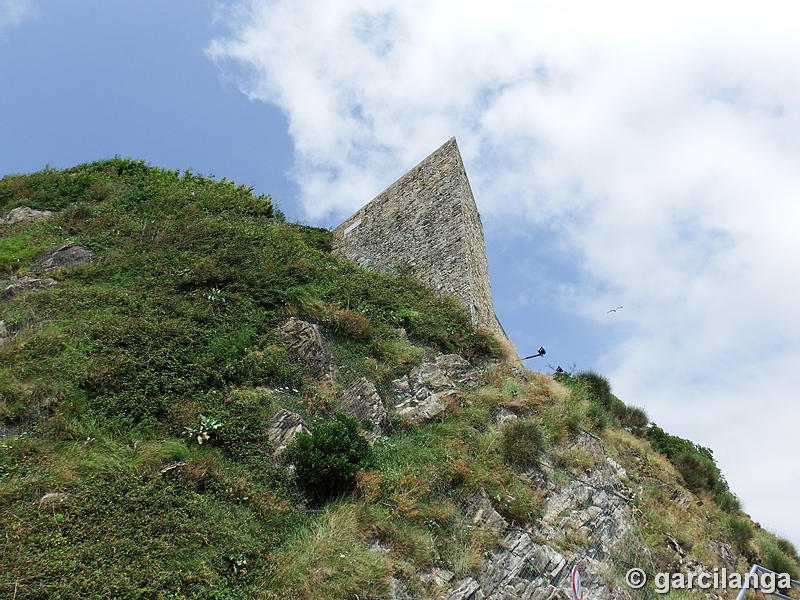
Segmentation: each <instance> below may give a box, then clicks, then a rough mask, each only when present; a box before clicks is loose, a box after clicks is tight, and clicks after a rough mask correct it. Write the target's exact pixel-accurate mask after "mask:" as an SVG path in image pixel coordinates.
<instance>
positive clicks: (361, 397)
mask: <svg viewBox="0 0 800 600" xmlns="http://www.w3.org/2000/svg"><path fill="white" fill-rule="evenodd" d="M335 409H336V411H341V412H343V413H344V414H346V415H347V416H349V417H355V418H356V419H358V420H359V421H365V420H366V421H369V422H370V423H372V428H371V429H367V430H366V431H365V434H366V436H367V437H368V438H369V439H371V440H374V439H375V438H377V437H378V436H381V435H386V434H387V433H388V431H389V418H388V416H387V414H386V407H385V406H384V405H383V400H381V397H380V394H378V390H377V389H375V386H374V385H373V384H372V382H371V381H370V380H369V379H367V378H366V377H362V378H361V379H359V380H358V381H356V382H355V383H354V384H353V385H351V386H350V387H348V388H347V389H345V390H344V391H343V392H342V394H341V399H340V400H339V401H338V402H337V403H336V406H335Z"/></svg>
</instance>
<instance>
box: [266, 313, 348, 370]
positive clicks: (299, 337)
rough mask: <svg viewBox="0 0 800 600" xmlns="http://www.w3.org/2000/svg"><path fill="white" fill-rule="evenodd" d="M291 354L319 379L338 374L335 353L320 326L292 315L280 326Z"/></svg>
mask: <svg viewBox="0 0 800 600" xmlns="http://www.w3.org/2000/svg"><path fill="white" fill-rule="evenodd" d="M278 332H279V333H280V335H281V337H283V340H284V342H285V343H286V349H287V351H288V352H289V355H290V356H291V357H292V358H294V359H295V360H297V361H298V362H300V363H301V364H302V365H303V366H304V367H305V368H306V369H307V370H308V372H309V374H310V375H311V376H312V377H313V378H314V379H317V380H321V381H322V380H331V379H333V378H334V377H335V376H336V365H335V364H334V362H333V355H332V354H331V351H330V348H328V343H327V342H326V341H325V338H324V337H322V333H321V332H320V330H319V327H318V326H316V325H314V324H313V323H309V322H308V321H302V320H300V319H296V318H294V317H291V318H290V319H289V320H288V321H286V322H285V323H284V324H283V325H281V326H280V327H279V328H278Z"/></svg>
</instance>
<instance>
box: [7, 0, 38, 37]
mask: <svg viewBox="0 0 800 600" xmlns="http://www.w3.org/2000/svg"><path fill="white" fill-rule="evenodd" d="M33 11H34V6H33V1H32V0H0V33H3V31H5V30H6V29H10V28H11V27H18V26H19V25H21V24H22V22H23V21H26V20H27V19H29V18H30V17H31V16H33Z"/></svg>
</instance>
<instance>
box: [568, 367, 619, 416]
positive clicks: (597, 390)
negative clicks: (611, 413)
mask: <svg viewBox="0 0 800 600" xmlns="http://www.w3.org/2000/svg"><path fill="white" fill-rule="evenodd" d="M574 379H575V381H577V382H578V383H579V384H581V385H583V386H584V387H585V388H586V389H587V390H588V392H589V398H590V400H592V402H597V403H598V404H600V406H603V407H604V408H606V409H609V410H610V409H611V408H612V397H613V395H612V394H611V384H610V383H609V382H608V379H606V378H605V377H603V376H602V375H600V374H599V373H595V372H594V371H581V372H580V373H578V374H577V375H575V378H574Z"/></svg>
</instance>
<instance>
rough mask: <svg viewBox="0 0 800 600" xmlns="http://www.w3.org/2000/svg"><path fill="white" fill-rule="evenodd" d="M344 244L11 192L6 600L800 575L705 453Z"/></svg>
mask: <svg viewBox="0 0 800 600" xmlns="http://www.w3.org/2000/svg"><path fill="white" fill-rule="evenodd" d="M22 207H26V208H22ZM43 211H46V212H43ZM330 245H331V233H330V232H329V231H327V230H324V229H318V228H312V227H305V226H300V225H296V224H291V223H286V222H285V220H284V218H283V215H282V214H281V212H280V211H279V210H278V209H277V208H276V207H275V206H274V205H273V203H272V201H271V199H270V198H269V197H266V196H255V195H253V194H252V191H251V190H250V189H249V188H247V187H244V186H237V185H235V184H234V183H232V182H230V181H226V180H224V179H223V180H222V181H218V180H215V179H212V178H207V177H203V176H199V175H195V174H193V173H190V172H185V173H176V172H173V171H167V170H162V169H158V168H155V167H150V166H148V165H146V164H145V163H144V162H142V161H133V160H127V159H119V158H116V159H112V160H105V161H99V162H94V163H91V164H85V165H79V166H77V167H74V168H71V169H66V170H63V171H56V170H45V171H41V172H39V173H33V174H29V175H9V176H6V177H4V178H3V179H2V180H0V299H2V303H0V436H2V440H1V441H0V444H2V446H0V522H2V527H3V531H4V532H5V539H4V541H2V542H0V543H2V552H0V594H2V596H3V597H9V598H11V597H13V598H15V599H23V598H163V599H167V598H169V599H177V598H197V599H200V598H203V599H206V598H216V599H234V598H242V599H245V598H247V599H250V598H263V599H295V598H297V599H332V600H333V599H335V600H340V599H341V600H344V599H349V598H360V599H365V598H378V597H380V598H396V599H407V598H415V599H416V598H447V599H448V600H478V599H480V598H509V599H511V598H526V599H531V598H536V599H539V600H547V599H549V598H551V597H564V598H566V597H567V594H568V593H567V590H568V587H569V574H570V570H571V568H572V566H573V565H576V564H578V565H579V566H580V568H581V571H582V573H583V582H584V588H585V590H586V594H587V597H588V598H592V599H595V598H600V599H609V600H610V599H611V598H628V599H630V600H633V599H636V598H643V597H653V596H655V594H654V593H653V591H652V585H651V586H649V587H648V588H646V589H643V590H638V591H636V590H630V589H629V588H628V587H627V586H626V585H625V583H624V575H625V573H626V571H627V570H628V569H629V568H631V567H632V566H636V567H640V568H642V569H644V570H645V571H646V572H647V573H649V574H653V573H655V572H659V571H669V570H680V571H692V572H702V571H703V570H706V571H708V570H710V569H712V568H714V567H723V566H725V567H727V568H728V569H738V570H739V571H740V572H744V571H745V570H746V569H747V568H748V567H749V565H750V563H751V562H755V561H758V562H760V563H761V564H763V565H765V566H767V567H768V568H772V569H774V570H777V571H789V572H792V573H794V577H795V578H798V566H797V565H798V557H797V553H796V551H795V549H794V548H793V547H792V546H791V544H790V543H788V542H787V541H785V540H781V539H778V538H776V537H775V536H773V535H772V534H770V533H769V532H767V531H765V530H763V529H762V528H761V527H760V526H758V525H757V524H755V523H753V522H752V521H751V520H750V519H749V517H748V516H747V515H746V514H745V513H744V512H742V511H741V509H740V507H739V503H738V501H737V500H736V498H735V496H734V495H733V494H732V493H731V492H730V490H728V487H727V484H726V483H725V480H724V477H722V475H721V474H720V473H719V471H718V469H717V468H716V465H715V463H714V460H713V454H712V453H711V451H710V450H709V449H707V448H702V447H698V446H696V445H695V444H693V443H692V442H690V441H688V440H683V439H681V438H678V437H674V436H671V435H669V434H668V433H666V432H664V431H662V430H661V429H660V428H658V427H657V426H656V425H654V424H648V418H647V415H646V414H645V412H644V411H643V410H642V409H638V408H632V407H628V406H626V405H625V404H624V403H622V402H621V401H620V400H619V399H618V398H616V397H615V396H614V395H613V393H612V391H611V388H610V386H609V384H608V382H607V381H606V380H605V379H604V378H603V377H601V376H599V375H597V374H595V373H562V374H557V375H554V376H551V375H548V374H543V373H537V372H533V371H529V370H525V369H522V368H521V367H520V366H519V364H518V363H517V362H515V361H514V360H513V359H512V357H513V355H512V354H510V353H509V352H508V351H504V350H503V349H502V347H501V345H500V343H499V342H498V341H497V340H495V339H494V338H493V337H492V335H491V334H490V333H489V332H487V331H483V330H479V329H475V328H474V327H473V326H472V324H471V319H470V316H469V314H468V313H467V312H466V311H465V310H464V309H463V308H462V307H461V305H460V304H459V303H458V302H457V301H456V300H454V299H453V298H449V297H440V296H435V295H434V294H433V293H432V292H430V291H429V290H428V289H427V288H425V287H423V286H422V285H420V284H418V283H417V282H415V281H414V280H413V279H411V278H409V277H391V276H387V275H382V274H379V273H376V272H372V271H368V270H365V269H363V268H360V267H357V266H356V265H355V264H353V263H351V262H349V261H346V260H344V259H342V258H339V257H337V256H335V255H334V254H332V253H331V252H330ZM640 401H643V400H640ZM309 430H310V432H311V435H310V436H307V435H305V433H303V435H299V436H298V437H297V439H296V441H295V442H294V443H292V444H290V442H291V441H292V440H293V439H294V436H295V434H296V433H298V432H301V433H302V432H305V431H309ZM359 431H360V432H361V433H359ZM365 439H368V440H369V443H367V442H366V441H364V440H365ZM287 444H288V447H287ZM670 595H671V596H682V595H689V596H692V597H694V596H695V594H685V593H682V592H680V591H673V592H671V594H670ZM721 597H733V594H732V593H731V592H730V591H723V592H721Z"/></svg>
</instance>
